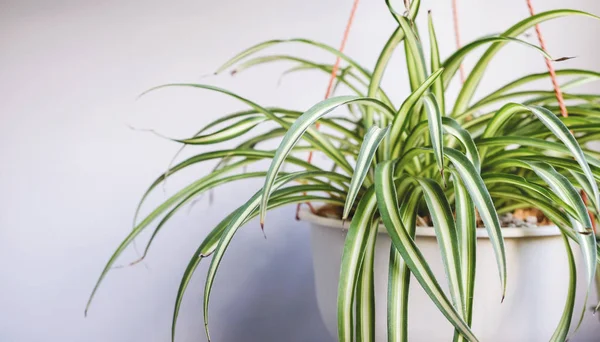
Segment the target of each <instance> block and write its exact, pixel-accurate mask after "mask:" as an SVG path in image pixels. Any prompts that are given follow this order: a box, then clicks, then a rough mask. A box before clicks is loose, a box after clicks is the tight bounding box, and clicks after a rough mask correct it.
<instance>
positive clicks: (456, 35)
mask: <svg viewBox="0 0 600 342" xmlns="http://www.w3.org/2000/svg"><path fill="white" fill-rule="evenodd" d="M457 2H458V0H452V21H453V22H454V41H455V42H456V49H457V50H458V49H460V48H461V47H462V44H461V43H460V28H459V24H458V4H457ZM459 72H460V82H461V83H465V68H464V67H463V64H462V63H460V67H459Z"/></svg>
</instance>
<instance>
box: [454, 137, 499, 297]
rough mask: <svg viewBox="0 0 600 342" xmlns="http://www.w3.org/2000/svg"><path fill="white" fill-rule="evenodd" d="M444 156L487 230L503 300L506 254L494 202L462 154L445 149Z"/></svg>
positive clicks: (479, 177) (473, 167)
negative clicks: (456, 173) (455, 172)
mask: <svg viewBox="0 0 600 342" xmlns="http://www.w3.org/2000/svg"><path fill="white" fill-rule="evenodd" d="M444 155H445V156H446V157H447V158H448V159H449V160H450V162H451V163H452V165H454V168H455V169H456V171H458V174H459V175H460V178H461V180H462V182H463V184H464V185H465V187H466V188H467V191H468V192H469V195H470V196H471V200H472V201H473V203H474V204H475V207H476V208H477V211H478V212H479V215H480V216H481V220H482V221H483V223H484V225H485V228H486V229H487V232H488V235H489V238H490V242H491V243H492V246H493V248H494V254H495V255H496V261H497V263H498V272H499V275H500V282H501V283H502V300H504V295H505V294H506V252H505V250H504V239H503V238H502V231H501V229H500V220H499V219H498V213H497V212H496V209H495V208H494V202H493V201H492V198H491V196H490V194H489V192H488V190H487V188H486V186H485V184H484V182H483V180H482V179H481V176H480V175H479V173H478V172H477V169H475V166H473V164H472V163H471V162H470V161H469V160H468V159H467V157H466V156H465V155H464V154H462V153H460V152H459V151H457V150H454V149H451V148H445V149H444Z"/></svg>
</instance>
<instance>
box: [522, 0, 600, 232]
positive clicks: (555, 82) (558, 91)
mask: <svg viewBox="0 0 600 342" xmlns="http://www.w3.org/2000/svg"><path fill="white" fill-rule="evenodd" d="M526 2H527V8H528V9H529V14H530V15H531V16H533V15H535V11H534V9H533V4H532V3H531V0H526ZM535 33H536V35H537V38H538V41H539V42H540V47H541V48H542V50H544V51H547V50H546V42H545V41H544V37H543V36H542V30H541V29H540V25H535ZM545 61H546V67H547V68H548V73H549V74H550V79H551V80H552V86H553V87H554V94H555V95H556V100H557V101H558V107H559V108H560V114H561V115H562V116H563V117H565V118H566V117H567V116H569V113H568V112H567V106H566V105H565V99H564V97H563V93H562V90H561V89H560V85H559V84H558V80H557V78H556V71H555V70H554V65H552V61H551V60H550V59H548V58H546V59H545ZM581 198H582V199H583V202H584V203H585V205H587V204H588V197H587V195H586V193H585V191H583V190H581ZM588 214H589V215H590V221H592V228H593V229H594V233H596V220H595V218H594V214H593V213H592V212H591V211H589V210H588Z"/></svg>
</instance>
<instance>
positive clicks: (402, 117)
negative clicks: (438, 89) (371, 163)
mask: <svg viewBox="0 0 600 342" xmlns="http://www.w3.org/2000/svg"><path fill="white" fill-rule="evenodd" d="M442 71H443V69H439V70H436V71H435V72H434V73H432V74H431V76H429V77H428V78H427V79H426V80H425V82H424V83H423V84H421V85H420V86H419V88H417V89H416V90H415V91H413V92H412V93H411V94H410V95H409V96H408V97H407V98H406V99H405V100H404V102H403V103H402V105H401V106H400V109H398V113H396V114H395V116H394V119H393V121H392V126H391V128H390V142H391V143H392V155H394V156H396V155H398V151H400V148H401V147H402V146H400V144H399V139H400V134H401V133H402V131H403V130H404V126H405V124H406V118H407V116H408V114H409V113H410V111H411V110H412V108H413V107H414V106H415V104H416V103H417V102H418V101H419V100H420V99H421V97H422V96H423V94H424V93H425V91H427V89H429V87H431V85H432V84H433V82H435V80H436V79H437V78H438V77H439V76H440V75H441V74H442Z"/></svg>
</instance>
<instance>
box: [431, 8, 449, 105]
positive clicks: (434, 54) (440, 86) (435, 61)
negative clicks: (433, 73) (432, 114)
mask: <svg viewBox="0 0 600 342" xmlns="http://www.w3.org/2000/svg"><path fill="white" fill-rule="evenodd" d="M428 24H429V26H428V27H429V45H430V59H431V70H439V69H440V68H441V67H442V63H441V62H440V51H439V48H438V41H437V36H436V34H435V28H434V27H433V18H432V17H431V11H429V12H428ZM444 88H445V87H444V80H443V76H442V77H439V78H438V79H436V80H435V82H434V83H433V85H432V86H431V92H432V93H433V94H434V95H435V98H436V99H437V101H438V104H439V107H440V111H441V113H442V116H443V115H446V100H445V97H446V96H445V94H444Z"/></svg>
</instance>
